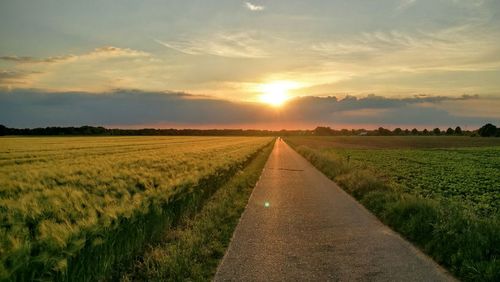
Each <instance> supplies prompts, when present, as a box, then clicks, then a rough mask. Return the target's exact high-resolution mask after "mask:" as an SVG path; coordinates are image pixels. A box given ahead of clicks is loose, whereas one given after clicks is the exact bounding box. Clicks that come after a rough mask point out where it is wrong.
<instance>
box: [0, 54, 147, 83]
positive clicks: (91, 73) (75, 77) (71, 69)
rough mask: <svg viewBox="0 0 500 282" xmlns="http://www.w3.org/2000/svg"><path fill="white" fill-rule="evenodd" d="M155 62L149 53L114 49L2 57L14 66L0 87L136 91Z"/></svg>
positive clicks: (3, 77)
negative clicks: (130, 88) (125, 89)
mask: <svg viewBox="0 0 500 282" xmlns="http://www.w3.org/2000/svg"><path fill="white" fill-rule="evenodd" d="M152 60H153V57H152V56H151V55H150V54H149V53H147V52H143V51H139V50H133V49H129V48H119V47H114V46H103V47H99V48H95V49H93V50H91V51H89V52H85V53H81V54H70V55H62V56H55V57H45V58H37V57H28V56H22V57H21V56H3V57H0V61H6V62H9V63H11V64H9V65H10V66H9V70H8V71H7V70H6V71H3V72H2V75H1V77H0V87H2V86H4V87H10V88H37V89H52V90H58V91H64V90H89V91H98V90H101V91H102V90H106V89H111V88H117V87H136V86H137V84H138V83H136V82H135V81H136V80H137V79H138V78H140V77H147V74H144V73H145V71H144V68H145V67H146V66H147V65H149V64H150V63H151V62H152ZM142 72H144V73H142ZM145 82H146V81H141V83H145ZM147 82H150V81H147Z"/></svg>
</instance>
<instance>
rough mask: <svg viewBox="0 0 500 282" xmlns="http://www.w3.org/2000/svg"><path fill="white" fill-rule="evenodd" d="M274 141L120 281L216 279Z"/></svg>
mask: <svg viewBox="0 0 500 282" xmlns="http://www.w3.org/2000/svg"><path fill="white" fill-rule="evenodd" d="M273 144H274V143H271V144H270V145H268V146H267V147H266V148H264V149H263V150H262V151H260V153H259V154H258V155H257V156H256V157H255V158H254V159H253V160H252V161H251V162H250V164H249V165H248V166H247V167H245V168H244V169H243V170H241V171H240V172H239V173H238V174H236V175H235V176H234V177H232V178H231V179H230V180H229V181H228V182H227V183H225V184H223V185H222V187H220V188H219V189H218V190H217V191H216V192H215V193H214V194H213V196H212V197H211V198H210V199H209V200H208V201H207V202H206V203H205V204H204V205H203V207H202V209H201V210H200V211H199V212H198V213H197V214H196V215H194V216H193V217H184V218H183V219H182V220H181V222H180V224H179V225H178V226H177V227H176V228H173V229H170V230H166V232H165V235H164V236H163V237H162V238H161V239H160V241H159V242H157V243H155V244H151V245H149V246H148V247H146V250H145V252H144V253H143V254H142V255H141V256H139V257H137V259H136V260H135V263H134V264H133V265H132V267H131V268H130V269H129V270H128V271H126V272H125V273H124V274H122V275H120V276H121V277H120V281H123V282H125V281H208V280H210V279H212V278H213V276H214V275H215V271H216V269H217V266H218V264H219V261H220V259H221V258H222V257H223V256H224V253H225V250H226V248H227V246H228V245H229V242H230V240H231V237H232V234H233V231H234V229H235V228H236V225H237V224H238V220H239V218H240V216H241V213H242V212H243V210H244V209H245V206H246V204H247V201H248V198H249V196H250V194H251V192H252V190H253V187H254V186H255V184H256V183H257V181H258V179H259V177H260V175H261V172H262V169H263V167H264V165H265V163H266V161H267V158H268V156H269V154H270V152H271V150H272V148H273Z"/></svg>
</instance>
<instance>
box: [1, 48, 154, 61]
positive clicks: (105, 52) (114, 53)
mask: <svg viewBox="0 0 500 282" xmlns="http://www.w3.org/2000/svg"><path fill="white" fill-rule="evenodd" d="M147 56H149V54H148V53H146V52H143V51H138V50H133V49H129V48H119V47H114V46H104V47H99V48H96V49H94V50H92V51H90V52H88V53H83V54H80V55H73V54H71V55H64V56H54V57H46V58H36V57H30V56H16V55H10V56H0V60H2V61H6V62H13V63H18V64H52V63H61V62H67V61H74V60H79V59H93V58H94V59H95V58H101V59H102V58H117V57H147Z"/></svg>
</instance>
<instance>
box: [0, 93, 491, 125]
mask: <svg viewBox="0 0 500 282" xmlns="http://www.w3.org/2000/svg"><path fill="white" fill-rule="evenodd" d="M477 99H480V97H478V96H462V97H458V98H451V97H426V96H417V97H413V98H404V99H395V98H386V97H382V96H375V95H370V96H367V97H364V98H356V97H352V96H347V97H345V98H342V99H337V98H336V97H303V98H297V99H294V100H292V101H290V102H289V103H288V104H287V105H286V106H285V107H283V108H282V109H274V108H270V107H266V106H264V105H262V104H257V103H233V102H229V101H225V100H215V99H209V98H206V97H199V96H192V95H187V94H183V93H160V92H143V91H130V90H116V91H114V92H111V93H84V92H66V93H47V92H40V91H35V90H13V91H0V124H4V125H6V126H9V127H45V126H80V125H105V126H121V127H137V126H141V127H142V126H149V127H200V128H206V127H211V126H213V127H220V128H237V127H251V125H258V126H257V127H259V128H262V129H268V128H269V129H277V128H276V127H277V126H278V127H279V126H282V127H286V128H288V129H292V128H299V127H304V126H306V127H309V128H313V127H314V126H316V125H327V126H331V127H333V128H336V127H347V126H349V127H356V128H359V127H378V126H385V127H395V126H407V127H409V126H420V127H433V126H441V127H446V126H456V125H460V126H480V125H483V124H485V123H487V122H492V123H497V124H500V120H498V118H486V117H474V116H458V115H453V114H451V113H449V112H448V111H446V110H444V109H442V108H441V107H435V106H436V105H440V104H441V103H443V102H447V101H457V100H458V101H463V102H467V101H469V100H477ZM294 124H297V125H298V126H293V125H294ZM266 127H267V128H266Z"/></svg>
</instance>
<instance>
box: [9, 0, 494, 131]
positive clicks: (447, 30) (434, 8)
mask: <svg viewBox="0 0 500 282" xmlns="http://www.w3.org/2000/svg"><path fill="white" fill-rule="evenodd" d="M0 38H1V39H0V124H5V125H7V126H12V127H36V126H52V125H60V126H68V125H75V126H78V125H85V124H89V125H104V126H110V127H113V126H119V127H199V128H209V127H221V128H235V127H244V128H264V129H266V128H267V129H281V128H290V129H291V128H314V127H315V126H316V125H328V126H331V127H335V128H340V127H347V128H352V127H355V128H360V127H365V128H370V127H378V126H386V127H396V126H403V127H418V128H423V127H435V126H440V127H448V126H457V125H460V126H465V127H468V126H469V127H470V129H475V128H477V127H478V126H480V125H482V124H484V123H486V122H491V123H496V124H497V125H500V1H496V0H433V1H430V0H429V1H424V0H381V1H361V0H359V1H354V0H344V1H340V0H312V1H303V0H258V1H257V0H252V1H239V0H217V1H215V0H198V1H191V0H162V1H159V0H144V1H139V0H85V1H61V0H39V1H33V0H30V1H27V0H15V1H8V0H0ZM266 95H267V96H266ZM276 99H278V101H277V100H276ZM278 104H279V105H278Z"/></svg>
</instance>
